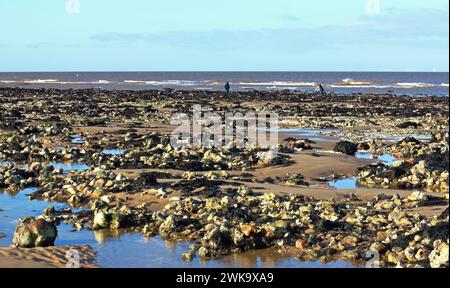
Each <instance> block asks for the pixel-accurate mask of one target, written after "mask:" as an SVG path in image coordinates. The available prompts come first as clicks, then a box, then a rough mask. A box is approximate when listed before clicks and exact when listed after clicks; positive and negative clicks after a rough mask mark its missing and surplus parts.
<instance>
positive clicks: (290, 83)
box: [239, 81, 316, 87]
mask: <svg viewBox="0 0 450 288" xmlns="http://www.w3.org/2000/svg"><path fill="white" fill-rule="evenodd" d="M239 85H247V86H266V87H275V86H290V87H295V86H304V87H308V86H315V85H316V83H315V82H294V81H270V82H239Z"/></svg>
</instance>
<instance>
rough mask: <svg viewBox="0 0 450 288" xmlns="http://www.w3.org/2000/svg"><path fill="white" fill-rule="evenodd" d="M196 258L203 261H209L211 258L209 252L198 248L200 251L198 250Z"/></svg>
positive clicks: (203, 248)
mask: <svg viewBox="0 0 450 288" xmlns="http://www.w3.org/2000/svg"><path fill="white" fill-rule="evenodd" d="M198 256H199V257H200V259H203V260H205V259H209V258H211V252H209V250H208V249H207V248H205V247H200V249H198Z"/></svg>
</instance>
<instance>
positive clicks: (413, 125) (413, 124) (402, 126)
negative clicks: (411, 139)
mask: <svg viewBox="0 0 450 288" xmlns="http://www.w3.org/2000/svg"><path fill="white" fill-rule="evenodd" d="M419 126H420V124H419V123H416V122H412V121H406V122H403V123H401V124H398V125H397V128H400V129H406V128H414V129H417V127H419Z"/></svg>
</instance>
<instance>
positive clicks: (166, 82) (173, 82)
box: [123, 80, 208, 86]
mask: <svg viewBox="0 0 450 288" xmlns="http://www.w3.org/2000/svg"><path fill="white" fill-rule="evenodd" d="M123 82H124V83H131V84H142V85H151V86H195V85H201V84H203V83H206V82H208V81H192V80H125V81H123Z"/></svg>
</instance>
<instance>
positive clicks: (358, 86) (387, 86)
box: [328, 84, 395, 89]
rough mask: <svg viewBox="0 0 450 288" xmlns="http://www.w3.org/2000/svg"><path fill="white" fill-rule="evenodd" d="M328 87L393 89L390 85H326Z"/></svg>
mask: <svg viewBox="0 0 450 288" xmlns="http://www.w3.org/2000/svg"><path fill="white" fill-rule="evenodd" d="M328 87H331V88H375V89H388V88H395V87H394V86H391V85H338V84H331V85H328Z"/></svg>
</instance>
